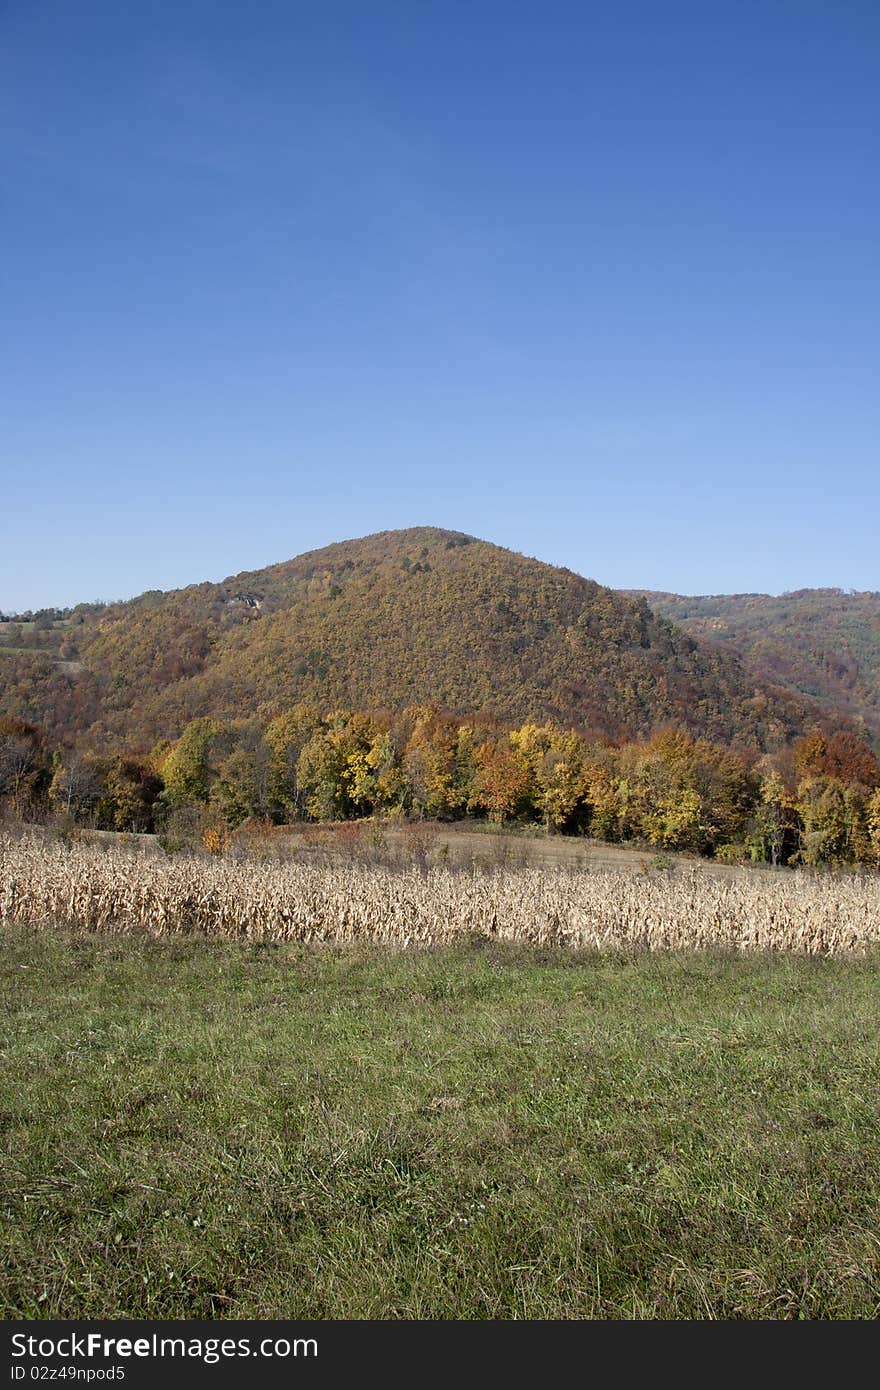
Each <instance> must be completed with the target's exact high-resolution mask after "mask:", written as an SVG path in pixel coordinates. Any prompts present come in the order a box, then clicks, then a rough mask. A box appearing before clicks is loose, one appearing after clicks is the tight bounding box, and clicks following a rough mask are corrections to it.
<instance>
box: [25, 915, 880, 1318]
mask: <svg viewBox="0 0 880 1390" xmlns="http://www.w3.org/2000/svg"><path fill="white" fill-rule="evenodd" d="M2 979H3V1001H2V1002H3V1019H4V1034H5V1036H4V1050H3V1058H2V1095H0V1120H2V1152H3V1167H2V1183H3V1194H2V1217H3V1230H2V1255H0V1265H2V1275H0V1277H2V1284H0V1313H2V1314H3V1315H4V1316H6V1317H7V1318H9V1317H17V1316H18V1317H65V1318H97V1317H123V1316H125V1317H147V1318H205V1317H208V1318H211V1317H221V1318H222V1317H239V1318H245V1317H286V1318H291V1317H292V1318H343V1317H350V1318H412V1317H428V1318H522V1317H533V1318H590V1317H615V1318H620V1317H624V1318H633V1317H634V1318H644V1317H652V1318H678V1317H696V1318H708V1317H718V1318H752V1317H771V1318H799V1317H806V1318H838V1317H857V1318H873V1317H876V1316H878V1314H880V1240H878V1232H880V1007H878V1004H880V989H878V985H880V962H878V960H877V959H876V958H875V959H873V960H868V961H854V960H849V961H844V960H835V961H817V960H807V959H803V958H798V957H794V956H787V957H783V956H775V957H773V958H769V957H768V958H764V957H760V956H751V957H748V958H736V957H731V956H727V957H724V956H720V955H711V954H703V955H699V956H698V955H687V956H685V955H659V954H658V955H653V956H649V955H642V956H634V957H631V958H621V957H612V956H596V955H593V956H576V955H573V954H563V953H561V952H560V953H553V952H549V951H547V952H539V951H536V950H535V949H528V948H520V949H514V948H501V947H499V946H497V945H491V944H486V943H484V944H480V945H477V944H475V945H472V946H464V947H461V948H458V949H454V950H453V949H448V950H442V951H441V950H435V951H430V952H428V951H426V952H424V953H420V954H411V953H408V952H390V951H388V950H380V949H376V948H373V949H353V948H346V949H335V948H329V947H302V946H284V945H282V946H262V947H255V946H248V945H244V944H238V943H228V942H210V941H205V940H174V939H164V940H148V939H143V938H137V937H119V938H107V937H104V938H90V937H85V936H75V935H71V934H67V933H63V932H60V931H58V932H55V931H51V930H46V929H43V930H28V931H25V930H16V931H13V932H10V931H8V930H7V931H6V932H5V934H4V939H3V950H2Z"/></svg>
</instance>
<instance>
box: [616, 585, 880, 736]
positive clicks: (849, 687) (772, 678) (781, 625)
mask: <svg viewBox="0 0 880 1390" xmlns="http://www.w3.org/2000/svg"><path fill="white" fill-rule="evenodd" d="M629 596H630V597H643V598H645V599H646V600H647V602H648V603H649V604H650V605H651V607H652V609H654V611H655V612H658V613H661V614H663V615H664V616H665V617H667V618H670V619H671V620H672V621H673V622H674V623H676V624H678V625H679V626H680V627H683V628H684V629H685V631H687V632H689V633H690V634H691V636H693V637H696V638H698V639H699V640H701V641H706V640H709V641H712V642H715V643H717V644H718V645H719V646H720V647H721V648H723V649H725V650H728V651H733V652H735V653H737V654H738V655H740V656H741V657H742V658H743V659H744V661H745V663H746V665H747V666H748V668H749V669H750V670H751V671H752V672H753V673H754V677H755V679H756V680H757V681H758V682H762V683H768V682H771V683H774V684H776V685H781V686H785V687H786V688H787V689H789V690H791V691H792V692H793V693H795V694H796V695H804V696H807V697H808V698H809V699H811V700H815V701H816V703H817V704H818V705H819V707H820V708H821V709H823V711H825V712H826V713H827V714H828V715H829V716H834V717H838V716H841V715H842V716H846V717H848V718H850V719H851V720H853V721H854V722H855V723H856V724H858V723H859V722H860V721H861V722H862V726H863V729H864V731H865V732H866V733H867V734H868V735H869V736H871V737H873V739H875V740H880V593H871V592H868V593H844V592H843V591H842V590H840V589H800V590H798V591H796V592H794V593H789V594H782V595H781V596H779V597H773V596H771V595H769V594H726V595H722V596H715V597H705V598H685V597H682V596H681V595H678V594H661V593H651V592H648V591H647V590H637V591H630V593H629Z"/></svg>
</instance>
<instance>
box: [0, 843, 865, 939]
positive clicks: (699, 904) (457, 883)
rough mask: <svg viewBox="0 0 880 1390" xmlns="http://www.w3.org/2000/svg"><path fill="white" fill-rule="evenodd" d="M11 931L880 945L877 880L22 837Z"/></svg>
mask: <svg viewBox="0 0 880 1390" xmlns="http://www.w3.org/2000/svg"><path fill="white" fill-rule="evenodd" d="M0 920H2V921H3V922H5V923H12V922H21V923H25V922H39V921H42V920H46V921H52V922H67V923H71V924H75V925H77V926H79V927H81V928H86V929H88V930H93V931H107V932H125V931H143V932H147V933H149V934H151V935H155V936H164V935H176V934H181V933H203V934H206V935H211V936H220V937H227V938H233V939H244V940H251V941H305V942H308V941H320V942H334V943H339V944H341V943H345V942H359V941H364V942H381V943H387V944H389V945H396V946H401V945H404V946H408V945H426V946H427V945H447V944H450V943H454V942H456V941H459V940H462V939H463V938H467V937H471V936H475V935H476V936H488V937H491V938H495V939H498V940H503V941H513V942H529V943H533V944H535V945H540V946H558V945H563V946H572V947H577V948H580V949H601V948H612V949H632V948H643V949H648V950H679V949H693V948H703V947H713V948H722V949H733V950H759V951H766V950H775V951H780V950H782V951H798V952H804V953H808V954H811V955H826V956H831V955H839V954H850V953H864V952H865V951H866V950H868V949H869V948H870V947H871V946H874V945H876V944H877V943H878V942H880V879H878V878H877V877H876V876H862V877H858V876H852V875H839V876H834V875H824V876H818V875H814V874H810V873H807V872H785V873H778V874H774V873H758V872H752V871H749V870H741V871H732V872H731V873H729V874H725V875H723V876H722V875H713V874H709V873H705V872H703V871H701V870H700V869H698V868H695V869H691V870H688V871H686V872H683V873H677V874H674V875H669V874H665V873H657V874H642V875H639V876H634V875H632V874H631V873H625V872H615V871H613V870H599V871H590V872H584V871H582V872H571V871H565V870H561V869H557V870H553V869H549V868H506V869H503V870H498V871H496V872H490V873H486V872H482V873H477V872H473V871H472V872H466V871H460V870H458V871H457V870H455V869H452V868H448V867H436V866H433V867H432V866H423V867H422V868H412V869H408V870H394V869H390V868H387V867H382V866H375V865H369V864H363V863H358V862H350V863H339V864H336V865H328V864H309V863H306V864H300V863H273V862H258V861H253V860H241V859H227V858H219V857H218V858H215V859H208V858H204V857H198V856H175V857H173V858H168V859H159V858H152V857H151V858H146V857H144V856H143V855H140V854H137V853H135V852H132V851H130V850H127V849H126V848H125V847H120V846H113V847H109V848H108V847H101V846H98V845H94V844H85V843H73V844H69V843H65V842H63V841H54V842H53V841H47V840H45V839H43V838H40V837H37V836H25V837H23V838H21V839H18V840H15V839H13V838H11V837H6V838H4V839H3V840H2V841H0Z"/></svg>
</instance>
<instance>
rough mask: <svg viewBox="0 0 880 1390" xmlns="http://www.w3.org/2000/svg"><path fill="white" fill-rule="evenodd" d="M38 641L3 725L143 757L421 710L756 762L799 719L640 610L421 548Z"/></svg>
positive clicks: (575, 580)
mask: <svg viewBox="0 0 880 1390" xmlns="http://www.w3.org/2000/svg"><path fill="white" fill-rule="evenodd" d="M43 638H44V640H45V641H46V643H47V644H48V647H49V649H48V650H46V651H39V650H36V651H18V652H11V651H7V652H6V653H5V654H4V655H2V656H0V707H2V708H3V709H5V710H6V711H7V712H10V713H16V714H19V715H20V716H21V717H23V718H27V719H31V720H35V721H37V722H40V723H41V724H43V725H44V726H45V727H47V729H48V730H50V731H51V732H52V733H54V734H55V735H56V736H57V735H58V734H59V733H60V734H64V735H66V736H68V737H72V736H80V735H83V734H85V735H87V737H88V739H89V740H90V741H91V742H93V743H94V742H96V741H99V740H100V739H102V738H104V737H105V736H106V737H108V738H112V739H114V740H119V739H125V740H126V741H127V742H136V743H140V744H149V743H151V742H152V741H153V740H155V739H156V738H158V737H161V736H174V735H176V734H177V733H178V732H179V731H180V730H181V728H182V727H183V726H184V725H185V724H186V723H187V722H188V721H189V720H190V719H192V718H194V717H196V716H198V715H202V714H216V715H220V716H244V715H248V714H251V713H259V714H264V715H265V714H271V713H274V712H276V711H277V710H279V709H282V708H284V707H287V706H290V705H291V704H293V703H295V702H297V701H300V700H309V701H311V702H313V703H315V704H316V705H318V706H319V707H320V708H321V709H324V710H327V709H332V708H334V707H340V706H348V707H354V708H359V709H380V708H385V709H388V708H401V707H403V706H406V705H411V704H414V703H417V702H427V701H433V702H436V703H437V704H438V705H440V706H441V707H443V708H444V709H448V710H450V711H452V712H456V713H460V714H477V713H480V714H485V715H491V716H496V717H498V718H499V719H503V720H514V721H522V720H525V719H527V718H536V719H542V720H543V719H546V718H552V719H554V720H557V721H559V722H562V723H564V724H569V725H573V726H577V727H581V728H586V729H590V730H593V731H595V732H596V733H598V734H602V735H607V736H611V737H632V736H634V735H639V734H642V733H646V732H648V731H649V730H650V729H651V728H652V727H655V726H657V725H658V724H662V723H664V722H668V721H672V720H675V721H677V722H679V723H682V724H684V725H686V726H687V727H688V728H690V729H691V730H693V731H695V732H697V733H699V734H702V735H705V736H707V737H710V738H713V739H717V740H727V741H730V740H741V741H743V742H748V743H752V744H757V745H762V746H772V745H774V744H776V743H778V742H780V741H781V740H783V739H785V738H786V737H788V736H790V735H791V734H792V733H794V732H797V731H798V730H799V729H800V728H801V727H802V726H803V723H804V721H805V719H807V718H808V716H809V713H810V707H809V704H808V702H807V701H805V700H804V699H803V698H802V697H801V696H799V695H792V694H790V693H788V692H785V691H773V690H770V689H767V688H762V689H760V690H758V689H756V682H755V680H754V678H753V677H752V676H751V675H749V674H748V673H746V672H745V671H744V670H743V667H742V665H741V663H740V661H739V659H738V657H737V656H736V655H734V654H733V653H732V652H728V651H725V650H723V649H722V648H720V647H719V646H717V645H714V644H711V643H710V644H700V643H699V642H697V641H695V640H694V638H693V637H692V636H690V635H688V634H686V633H684V632H683V631H681V629H679V628H676V627H675V626H673V625H672V624H671V623H670V622H668V621H667V620H666V619H664V618H662V617H658V616H655V614H654V613H653V612H652V611H651V610H650V608H649V607H648V604H647V603H646V602H645V601H644V599H641V598H636V597H632V596H627V595H625V594H622V593H618V592H615V591H613V590H611V589H608V588H604V587H602V586H601V585H599V584H596V583H594V582H593V581H591V580H589V579H584V578H582V577H581V576H579V575H576V574H573V573H571V572H570V571H568V570H564V569H557V568H555V567H553V566H551V565H546V564H543V563H541V562H540V561H538V560H533V559H527V558H526V557H524V556H522V555H518V554H514V553H513V552H511V551H509V550H503V549H501V548H500V547H498V546H495V545H490V544H488V543H487V542H485V541H478V540H474V539H473V538H472V537H469V536H465V535H462V534H460V533H457V532H449V531H440V530H435V529H432V528H415V529H412V530H406V531H388V532H381V533H379V534H377V535H373V536H367V537H365V538H364V539H361V540H352V541H344V542H341V543H339V544H337V545H331V546H328V547H326V549H323V550H316V551H312V552H310V553H309V554H306V555H301V556H299V557H298V558H297V559H294V560H289V561H286V562H285V563H283V564H278V565H272V566H270V567H269V568H267V569H263V570H257V571H254V572H251V573H243V574H238V575H235V576H234V577H232V578H230V579H228V580H226V581H225V582H224V583H222V584H197V585H194V586H192V587H190V588H186V589H181V590H176V591H173V592H170V593H160V592H158V591H155V592H150V593H146V594H143V595H141V597H140V598H137V599H134V600H132V601H131V602H129V603H122V604H115V605H111V606H109V607H107V608H104V609H97V610H94V609H87V608H84V609H82V610H80V611H79V612H78V613H75V614H74V615H73V619H72V620H71V621H69V622H68V623H67V625H66V626H64V627H63V628H59V629H54V630H52V631H50V632H48V633H44V634H43ZM24 640H25V639H24V638H19V641H20V642H21V641H24ZM28 640H36V635H34V636H33V637H32V638H29V639H28Z"/></svg>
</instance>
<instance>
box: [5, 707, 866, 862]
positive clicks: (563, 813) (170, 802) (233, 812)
mask: <svg viewBox="0 0 880 1390" xmlns="http://www.w3.org/2000/svg"><path fill="white" fill-rule="evenodd" d="M0 800H2V801H3V803H4V805H5V808H6V810H7V812H8V813H9V814H11V815H15V816H18V817H20V818H24V819H28V818H31V819H33V818H40V817H45V816H54V817H61V818H62V819H65V820H67V821H69V822H70V823H79V824H87V825H92V826H95V827H97V828H101V829H108V830H119V831H132V832H153V831H162V830H163V828H165V827H166V826H167V825H168V824H169V823H170V822H171V821H173V818H174V817H175V816H176V815H180V813H182V812H186V811H196V812H199V813H200V814H201V816H202V822H203V823H205V824H208V823H212V822H213V823H215V824H216V825H217V826H219V827H226V828H235V827H237V826H240V825H242V824H243V823H244V822H246V821H248V820H252V819H258V820H265V821H271V822H274V823H276V824H283V823H288V822H292V821H316V822H325V821H340V820H356V819H361V818H364V817H369V816H395V817H411V818H427V819H437V820H457V819H464V818H468V817H474V818H481V819H488V820H489V821H492V822H496V823H498V824H502V823H505V822H508V823H509V822H520V823H540V824H541V825H543V826H544V827H545V828H546V829H547V831H548V832H557V833H562V834H579V835H587V836H590V837H591V838H594V839H597V840H603V841H608V842H613V843H625V842H627V841H634V842H639V843H646V844H649V845H651V846H655V847H656V848H657V849H661V850H688V851H691V852H696V853H699V854H702V855H707V856H710V857H714V858H717V859H720V860H723V861H727V862H738V861H752V862H757V863H769V864H774V865H782V864H791V865H794V864H807V865H824V864H859V865H866V866H872V867H875V866H877V865H880V763H878V760H877V758H876V756H875V754H874V753H873V751H872V750H871V748H870V747H869V746H868V745H867V744H866V743H864V742H863V741H862V740H860V739H858V738H857V737H856V736H854V735H853V734H850V733H843V732H838V733H828V732H824V731H822V730H819V729H814V730H812V731H811V732H809V733H808V734H807V735H805V736H804V737H802V738H801V739H799V740H798V741H797V742H796V743H794V744H793V745H792V746H790V747H788V748H786V749H784V750H782V751H780V752H777V753H774V754H766V755H763V756H761V755H759V754H757V753H755V752H751V751H749V750H747V749H736V748H729V747H723V746H720V745H719V744H716V743H711V742H709V741H707V740H705V739H700V738H695V737H694V736H692V735H691V734H689V733H687V732H686V731H684V730H682V729H680V728H676V727H668V728H664V729H661V730H659V731H658V732H656V733H654V734H653V735H652V736H651V737H649V738H645V739H642V740H638V741H630V742H617V743H610V742H603V741H598V740H594V739H591V738H589V737H587V736H585V735H583V734H580V733H576V732H573V731H571V730H566V729H564V728H562V727H560V726H558V725H555V724H553V723H544V724H537V723H525V724H522V725H520V726H519V727H516V728H506V727H501V726H499V725H497V724H492V723H488V722H482V723H481V722H479V721H474V720H471V721H463V720H462V719H460V718H458V717H453V716H450V715H447V714H444V713H443V712H442V711H441V710H439V709H437V708H435V707H433V706H427V705H418V706H415V707H413V708H410V709H408V710H406V711H404V712H403V713H400V714H390V713H386V714H381V713H380V714H376V713H364V712H358V711H350V710H343V711H335V712H333V713H330V714H321V713H319V712H318V711H317V710H316V709H315V708H313V707H312V706H309V705H304V704H300V705H296V706H295V707H293V708H292V709H289V710H286V711H284V712H282V713H279V714H278V715H276V717H275V718H273V719H271V720H270V721H269V722H268V723H264V722H261V721H259V720H257V719H243V720H221V719H215V718H207V717H206V718H198V719H194V720H192V721H191V722H190V723H189V724H188V725H187V726H186V728H185V729H184V731H183V733H182V734H181V735H180V737H179V738H177V739H175V740H173V741H169V740H165V741H163V742H161V743H159V744H157V745H156V746H155V747H154V748H153V749H152V750H151V751H150V752H149V753H135V752H130V751H126V750H121V749H120V750H113V749H111V750H108V751H105V752H102V753H98V752H94V751H86V750H79V749H77V748H75V747H73V748H70V747H54V748H53V747H51V746H50V745H49V744H48V743H47V741H46V740H45V738H44V737H43V735H42V734H41V732H40V731H39V729H37V728H36V727H34V726H33V725H31V724H28V723H26V722H25V721H23V720H21V719H18V718H15V717H12V716H7V717H4V718H0Z"/></svg>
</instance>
